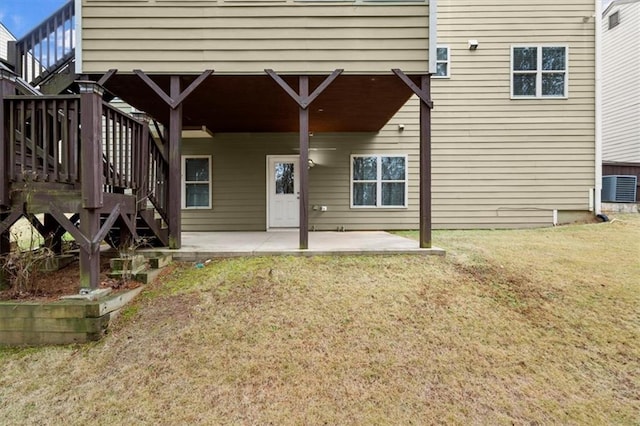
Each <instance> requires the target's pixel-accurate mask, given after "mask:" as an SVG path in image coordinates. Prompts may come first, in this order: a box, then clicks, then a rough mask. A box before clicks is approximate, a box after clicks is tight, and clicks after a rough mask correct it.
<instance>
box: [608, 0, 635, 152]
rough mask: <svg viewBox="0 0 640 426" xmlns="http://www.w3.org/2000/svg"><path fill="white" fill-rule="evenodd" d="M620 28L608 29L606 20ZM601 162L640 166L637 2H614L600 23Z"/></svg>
mask: <svg viewBox="0 0 640 426" xmlns="http://www.w3.org/2000/svg"><path fill="white" fill-rule="evenodd" d="M614 13H618V16H619V19H620V21H619V24H618V25H617V26H615V27H613V28H611V29H609V16H611V15H612V14H614ZM602 109H603V111H602V113H603V114H602V139H603V147H602V158H603V161H618V162H634V163H640V1H638V0H633V1H629V0H618V1H614V2H613V3H612V4H611V5H610V6H609V7H608V8H607V9H606V10H605V12H604V14H603V19H602Z"/></svg>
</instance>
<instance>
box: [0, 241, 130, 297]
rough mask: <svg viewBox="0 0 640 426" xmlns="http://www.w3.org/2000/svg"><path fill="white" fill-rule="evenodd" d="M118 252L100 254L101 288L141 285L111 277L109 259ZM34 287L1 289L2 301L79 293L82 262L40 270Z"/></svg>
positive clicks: (34, 278)
mask: <svg viewBox="0 0 640 426" xmlns="http://www.w3.org/2000/svg"><path fill="white" fill-rule="evenodd" d="M116 256H117V253H115V252H111V251H107V252H102V253H101V254H100V288H112V289H115V290H128V289H133V288H136V287H139V286H140V285H141V284H140V283H139V282H137V281H132V280H128V281H123V280H114V279H112V278H109V277H108V276H107V274H108V273H109V272H110V265H109V260H111V259H112V258H114V257H116ZM32 283H33V285H32V286H31V288H32V289H33V290H32V291H30V292H17V291H15V290H14V289H6V290H0V301H9V300H18V301H53V300H57V299H59V298H60V297H62V296H70V295H73V294H78V292H79V290H80V264H79V261H78V259H77V257H76V259H75V260H74V261H73V262H71V263H70V264H69V265H67V266H66V267H64V268H62V269H60V270H58V271H55V272H39V273H36V274H35V276H33V280H32Z"/></svg>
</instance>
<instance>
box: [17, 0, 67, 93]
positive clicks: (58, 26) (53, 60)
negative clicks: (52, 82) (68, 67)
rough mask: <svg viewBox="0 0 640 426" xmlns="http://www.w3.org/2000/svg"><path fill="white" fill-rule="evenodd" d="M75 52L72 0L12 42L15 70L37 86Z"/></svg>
mask: <svg viewBox="0 0 640 426" xmlns="http://www.w3.org/2000/svg"><path fill="white" fill-rule="evenodd" d="M74 55H75V7H74V1H73V0H71V1H70V2H68V3H67V4H65V5H64V6H62V7H61V8H60V9H58V10H57V11H56V12H55V13H54V14H53V15H51V16H50V17H49V18H47V19H46V20H45V21H44V22H42V23H41V24H40V25H38V26H37V27H36V28H34V29H33V30H31V31H30V32H29V33H27V34H26V35H25V36H24V37H22V38H21V39H20V40H17V41H16V42H15V52H14V54H13V58H10V59H13V63H14V65H15V70H16V73H17V74H18V75H19V76H20V77H21V78H23V79H24V80H26V81H27V82H29V83H30V84H31V85H32V86H37V85H39V84H40V82H42V81H43V80H44V79H45V78H47V76H49V75H50V74H52V73H54V72H55V71H56V70H57V69H58V67H60V66H62V65H64V64H66V63H67V62H69V61H70V60H71V59H73V57H74Z"/></svg>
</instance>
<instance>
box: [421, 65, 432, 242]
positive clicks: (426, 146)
mask: <svg viewBox="0 0 640 426" xmlns="http://www.w3.org/2000/svg"><path fill="white" fill-rule="evenodd" d="M421 86H422V91H423V93H429V94H430V93H431V76H428V75H423V76H422V77H421ZM432 108H433V103H427V102H420V247H421V248H431V220H432V218H431V211H432V206H431V109H432Z"/></svg>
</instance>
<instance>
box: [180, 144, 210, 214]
mask: <svg viewBox="0 0 640 426" xmlns="http://www.w3.org/2000/svg"><path fill="white" fill-rule="evenodd" d="M182 208H184V209H210V208H211V156H209V155H192V156H184V157H182Z"/></svg>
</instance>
